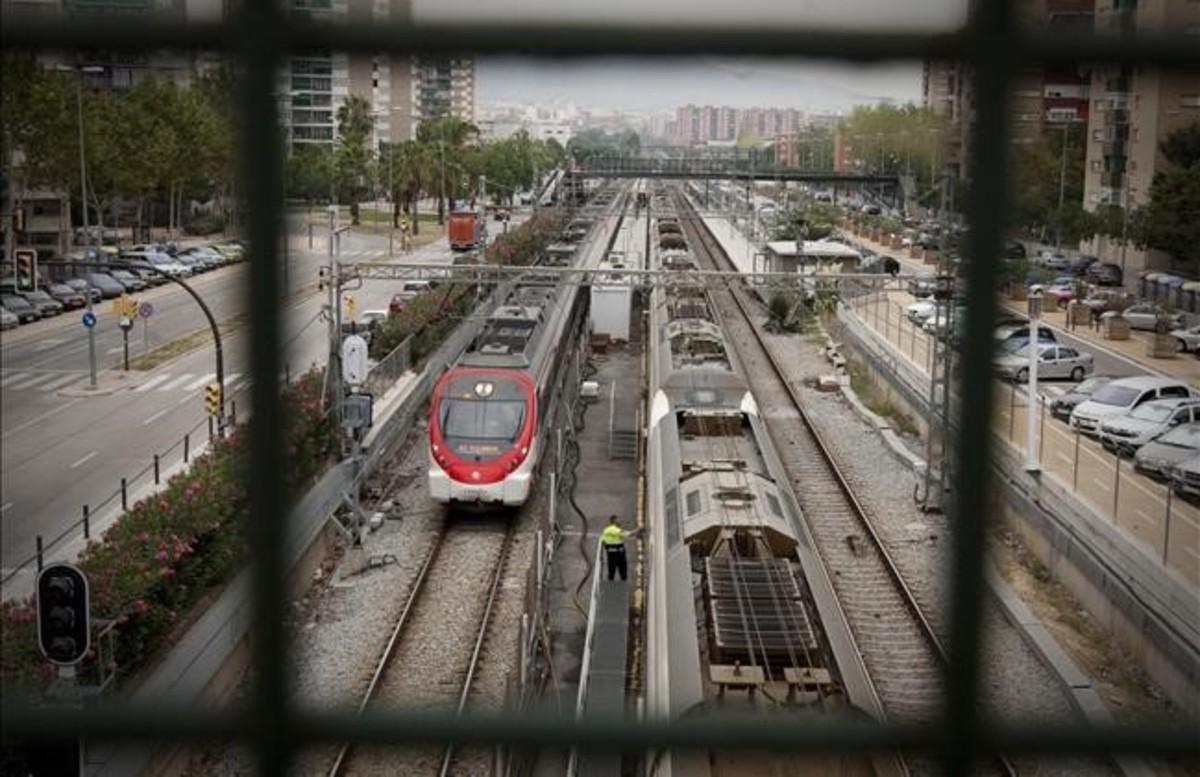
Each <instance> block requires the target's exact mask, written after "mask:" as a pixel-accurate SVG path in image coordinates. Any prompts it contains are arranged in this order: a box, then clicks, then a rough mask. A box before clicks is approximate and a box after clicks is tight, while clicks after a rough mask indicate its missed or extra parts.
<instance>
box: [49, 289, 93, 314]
mask: <svg viewBox="0 0 1200 777" xmlns="http://www.w3.org/2000/svg"><path fill="white" fill-rule="evenodd" d="M46 293H47V294H49V295H50V296H51V297H53V298H54V299H56V300H58V301H59V302H61V303H62V306H63V307H64V308H66V309H67V310H74V309H75V308H81V307H84V306H85V305H87V292H86V291H84V292H78V291H76V290H75V289H73V288H71V287H70V286H68V285H67V284H65V283H52V284H50V285H49V286H47V287H46Z"/></svg>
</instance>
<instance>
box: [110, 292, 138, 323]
mask: <svg viewBox="0 0 1200 777" xmlns="http://www.w3.org/2000/svg"><path fill="white" fill-rule="evenodd" d="M112 311H113V315H114V316H121V317H122V318H133V317H134V316H136V315H137V314H138V303H137V300H136V299H134V298H133V297H131V296H129V295H128V294H122V295H121V296H119V297H117V298H116V299H114V300H113V302H112Z"/></svg>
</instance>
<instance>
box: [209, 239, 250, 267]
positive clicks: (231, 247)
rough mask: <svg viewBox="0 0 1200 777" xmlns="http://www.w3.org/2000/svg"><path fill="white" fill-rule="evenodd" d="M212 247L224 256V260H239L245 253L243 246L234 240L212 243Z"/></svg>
mask: <svg viewBox="0 0 1200 777" xmlns="http://www.w3.org/2000/svg"><path fill="white" fill-rule="evenodd" d="M212 247H213V249H215V250H216V251H217V252H218V253H220V254H222V255H223V256H225V257H226V261H229V262H240V261H241V260H242V259H243V258H244V256H245V253H246V249H245V246H243V245H242V244H241V243H240V242H238V241H236V240H228V241H226V242H224V243H213V245H212Z"/></svg>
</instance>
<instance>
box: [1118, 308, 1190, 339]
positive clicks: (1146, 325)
mask: <svg viewBox="0 0 1200 777" xmlns="http://www.w3.org/2000/svg"><path fill="white" fill-rule="evenodd" d="M1121 315H1122V316H1123V317H1124V318H1125V320H1126V321H1128V322H1129V328H1130V329H1144V330H1146V331H1148V332H1155V331H1158V318H1159V312H1158V310H1156V307H1155V306H1154V305H1152V304H1151V303H1149V302H1139V303H1138V304H1136V305H1132V306H1130V307H1127V308H1125V310H1123V311H1121ZM1162 315H1163V318H1164V320H1166V322H1167V327H1168V329H1167V331H1170V330H1172V329H1181V328H1183V314H1182V313H1164V314H1162Z"/></svg>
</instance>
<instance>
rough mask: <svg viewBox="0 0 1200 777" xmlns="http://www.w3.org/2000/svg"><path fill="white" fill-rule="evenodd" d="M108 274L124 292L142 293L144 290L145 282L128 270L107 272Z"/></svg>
mask: <svg viewBox="0 0 1200 777" xmlns="http://www.w3.org/2000/svg"><path fill="white" fill-rule="evenodd" d="M108 274H109V275H111V276H112V278H113V280H115V281H116V282H117V283H119V284H121V285H122V286H124V287H125V291H142V290H143V289H145V288H146V282H145V281H144V280H142V279H141V277H140V276H137V275H134V274H133V273H132V272H130V271H129V270H109V271H108Z"/></svg>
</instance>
